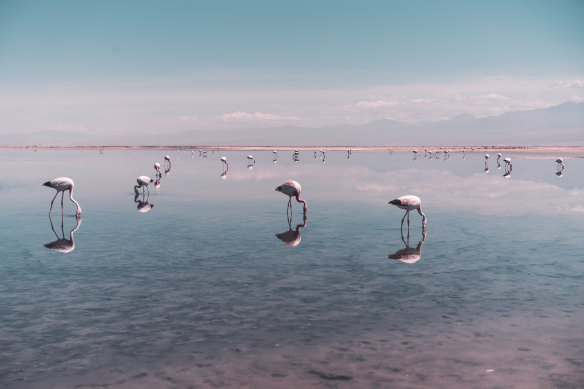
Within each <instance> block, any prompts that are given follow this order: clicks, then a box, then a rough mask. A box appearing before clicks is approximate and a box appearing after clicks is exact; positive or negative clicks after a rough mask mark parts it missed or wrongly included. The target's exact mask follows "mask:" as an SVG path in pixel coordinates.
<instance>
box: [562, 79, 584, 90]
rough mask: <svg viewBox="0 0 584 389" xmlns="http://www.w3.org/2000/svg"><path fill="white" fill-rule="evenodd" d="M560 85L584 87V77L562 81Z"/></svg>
mask: <svg viewBox="0 0 584 389" xmlns="http://www.w3.org/2000/svg"><path fill="white" fill-rule="evenodd" d="M560 86H563V87H565V88H584V79H581V78H577V79H574V80H571V81H561V82H560Z"/></svg>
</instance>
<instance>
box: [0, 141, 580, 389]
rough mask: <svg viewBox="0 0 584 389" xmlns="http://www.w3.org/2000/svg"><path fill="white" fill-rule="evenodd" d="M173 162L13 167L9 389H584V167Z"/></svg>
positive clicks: (6, 331) (3, 311)
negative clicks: (282, 188)
mask: <svg viewBox="0 0 584 389" xmlns="http://www.w3.org/2000/svg"><path fill="white" fill-rule="evenodd" d="M168 154H170V156H171V159H172V168H171V169H170V171H169V173H168V174H164V173H163V175H162V179H161V180H160V187H159V188H154V187H152V185H150V192H151V193H150V196H149V197H148V196H147V195H144V197H142V195H139V196H138V198H137V199H136V198H135V196H134V190H133V186H134V185H135V183H136V177H137V176H139V175H149V176H150V177H153V178H154V176H155V174H154V169H153V167H152V165H153V163H154V162H160V163H161V164H162V165H164V164H163V162H164V161H163V154H161V153H160V152H159V151H135V152H134V151H119V152H117V151H116V152H111V151H107V152H105V153H104V154H99V153H98V152H94V151H39V152H36V153H35V152H32V151H26V152H25V151H2V152H1V153H0V160H1V161H2V165H3V167H4V172H5V174H3V175H2V178H0V198H1V199H2V201H1V202H0V214H2V218H1V219H0V231H2V240H1V243H0V245H1V246H0V252H1V253H2V259H1V260H0V387H2V388H52V387H55V388H73V387H79V388H102V387H115V388H134V387H136V388H166V387H168V388H190V387H192V388H208V387H209V388H210V387H250V388H258V387H266V388H298V387H322V388H356V387H358V388H385V387H409V388H451V387H455V386H458V387H473V388H550V387H565V388H573V387H583V386H584V374H583V373H582V372H583V371H584V346H583V343H582V337H583V335H584V327H583V326H582V325H581V323H582V322H584V314H583V313H584V310H583V308H584V299H583V298H582V296H583V295H584V282H583V280H584V276H583V272H584V256H583V253H584V239H582V236H583V233H584V218H583V217H582V216H583V215H584V186H583V184H582V183H584V159H582V158H566V157H565V158H564V160H565V165H566V168H565V170H564V172H563V176H562V177H558V176H557V175H556V174H555V173H556V163H555V161H554V160H555V158H552V157H551V156H550V157H549V158H541V156H530V155H510V156H511V158H512V162H513V170H512V172H511V176H510V177H509V178H504V177H503V174H504V173H505V167H504V166H503V165H502V166H501V169H498V168H497V163H496V156H491V158H490V160H489V161H488V167H489V171H488V173H485V164H484V157H483V155H482V154H471V153H467V154H466V155H464V158H463V154H462V153H456V154H452V155H451V156H450V158H449V159H447V160H445V158H444V156H443V155H442V154H441V155H440V158H439V159H436V158H432V159H428V158H424V157H423V155H420V156H419V157H418V158H417V160H413V155H412V154H411V153H395V154H393V155H390V154H389V153H388V152H353V153H352V154H351V156H350V159H348V158H347V153H346V152H327V153H326V160H325V163H322V159H321V158H320V155H319V153H317V155H316V158H315V157H314V153H313V152H311V151H302V152H301V153H300V157H299V159H300V161H299V162H294V161H293V159H292V153H291V152H280V153H279V158H278V161H277V163H273V161H272V153H271V152H270V153H268V152H254V153H253V154H254V155H255V159H256V164H255V165H254V166H253V168H252V169H248V168H247V164H248V162H247V158H246V156H247V154H248V152H243V151H241V152H236V151H233V152H223V153H219V152H215V153H214V152H212V151H211V150H209V151H208V152H207V157H206V158H205V157H202V156H199V152H198V151H195V152H194V153H193V155H192V156H191V153H190V152H181V153H180V154H179V153H177V152H176V151H169V152H168ZM223 155H225V156H227V159H228V162H229V171H228V172H227V174H226V176H225V177H221V174H222V173H223V166H222V163H221V161H220V160H219V158H220V157H221V156H223ZM507 156H509V155H505V156H504V157H507ZM554 157H555V156H554ZM163 170H164V166H163ZM58 176H68V177H71V178H73V179H74V180H75V183H76V188H75V194H74V195H75V198H76V199H77V200H78V201H79V202H80V203H81V206H82V207H83V213H82V218H81V221H80V223H79V225H78V223H77V221H76V218H75V216H74V213H75V206H74V205H73V204H72V203H71V202H70V201H69V200H68V199H67V198H65V202H64V214H63V215H64V216H63V218H61V210H60V202H59V200H58V199H59V198H60V197H59V198H58V199H57V200H55V206H54V209H53V212H52V217H51V218H50V219H49V217H48V210H49V206H50V200H51V198H52V197H53V195H54V193H55V192H54V190H53V189H51V188H47V187H43V186H41V184H42V183H43V182H45V181H47V180H49V179H52V178H55V177H58ZM289 178H293V179H296V180H298V181H299V182H301V184H302V187H303V191H302V197H303V198H305V199H306V200H307V201H308V204H309V209H308V212H307V214H306V222H304V219H303V214H302V208H301V205H300V204H298V203H296V202H295V201H293V204H292V206H293V209H292V216H291V218H292V219H291V221H290V223H289V222H288V216H287V212H286V211H287V210H286V204H287V201H288V200H287V198H286V197H285V196H283V195H282V194H280V193H277V192H275V191H274V188H275V187H276V186H278V185H280V184H281V183H282V182H284V181H285V180H286V179H289ZM403 194H416V195H418V196H420V197H421V198H422V200H423V209H424V212H425V213H426V215H427V217H428V226H427V230H426V233H425V234H424V233H423V230H422V224H421V217H420V216H419V215H418V214H417V213H415V212H413V213H412V214H411V216H410V221H411V227H410V230H409V239H408V234H407V228H406V226H405V225H404V229H403V232H404V236H403V240H402V233H401V232H400V221H401V218H402V216H403V211H402V210H400V209H397V208H395V207H393V206H390V205H388V204H387V202H388V201H389V200H391V199H393V198H395V197H398V196H400V195H403ZM146 202H148V204H146ZM151 205H154V207H152V208H151V209H149V208H150V206H151ZM148 209H149V211H148V212H139V211H140V210H142V211H145V210H148ZM51 223H52V224H51ZM61 223H62V227H61ZM298 226H299V227H298ZM75 228H77V229H76V230H75V231H74V232H73V233H72V234H71V235H70V231H71V230H74V229H75ZM53 229H54V231H53ZM276 234H279V235H280V237H278V236H276ZM58 239H61V240H60V241H59V242H60V243H61V244H62V245H67V247H68V250H71V251H70V252H68V253H62V252H58V251H55V250H51V249H48V248H47V247H45V246H44V244H47V243H50V242H54V241H57V240H58ZM282 239H283V240H282ZM73 240H74V247H73ZM285 243H288V245H286V244H285ZM406 243H409V245H408V247H409V248H410V249H409V250H408V253H409V254H410V255H413V257H412V256H410V257H409V259H408V262H410V263H407V262H402V261H400V260H396V259H393V258H389V257H388V256H391V257H399V256H400V253H403V249H405V248H406ZM400 250H401V251H400Z"/></svg>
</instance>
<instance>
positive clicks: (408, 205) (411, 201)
mask: <svg viewBox="0 0 584 389" xmlns="http://www.w3.org/2000/svg"><path fill="white" fill-rule="evenodd" d="M388 204H391V205H395V206H396V207H398V208H401V209H405V210H406V213H405V215H404V217H403V218H402V221H401V224H402V226H403V224H404V219H405V218H406V216H407V217H408V228H409V227H410V211H413V210H414V209H415V210H417V211H418V213H419V214H420V215H421V216H422V226H423V227H424V228H426V215H424V212H422V200H420V198H419V197H418V196H413V195H406V196H401V197H398V198H397V199H395V200H391V201H390V202H389V203H388Z"/></svg>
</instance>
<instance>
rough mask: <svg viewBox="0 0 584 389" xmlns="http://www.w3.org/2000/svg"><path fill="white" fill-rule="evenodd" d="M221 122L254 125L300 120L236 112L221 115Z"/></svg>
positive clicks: (268, 114) (261, 113) (289, 117)
mask: <svg viewBox="0 0 584 389" xmlns="http://www.w3.org/2000/svg"><path fill="white" fill-rule="evenodd" d="M218 118H219V120H221V121H222V122H225V123H243V124H254V123H271V124H274V123H288V122H296V121H299V120H300V118H299V117H297V116H282V115H276V114H271V113H263V112H254V113H249V112H242V111H235V112H231V113H224V114H222V115H220V116H219V117H218Z"/></svg>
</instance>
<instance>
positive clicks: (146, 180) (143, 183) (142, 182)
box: [134, 176, 154, 193]
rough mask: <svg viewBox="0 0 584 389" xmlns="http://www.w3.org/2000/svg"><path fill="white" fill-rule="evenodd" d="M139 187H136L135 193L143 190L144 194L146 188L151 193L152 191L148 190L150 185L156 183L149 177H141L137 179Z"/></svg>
mask: <svg viewBox="0 0 584 389" xmlns="http://www.w3.org/2000/svg"><path fill="white" fill-rule="evenodd" d="M136 182H137V183H138V185H136V186H134V192H136V193H138V189H139V188H142V192H144V188H146V190H147V191H148V193H150V189H148V184H150V183H151V182H154V180H153V179H152V178H150V177H148V176H140V177H138V178H137V179H136Z"/></svg>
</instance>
